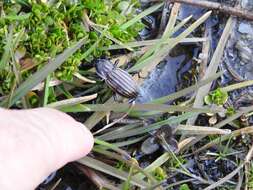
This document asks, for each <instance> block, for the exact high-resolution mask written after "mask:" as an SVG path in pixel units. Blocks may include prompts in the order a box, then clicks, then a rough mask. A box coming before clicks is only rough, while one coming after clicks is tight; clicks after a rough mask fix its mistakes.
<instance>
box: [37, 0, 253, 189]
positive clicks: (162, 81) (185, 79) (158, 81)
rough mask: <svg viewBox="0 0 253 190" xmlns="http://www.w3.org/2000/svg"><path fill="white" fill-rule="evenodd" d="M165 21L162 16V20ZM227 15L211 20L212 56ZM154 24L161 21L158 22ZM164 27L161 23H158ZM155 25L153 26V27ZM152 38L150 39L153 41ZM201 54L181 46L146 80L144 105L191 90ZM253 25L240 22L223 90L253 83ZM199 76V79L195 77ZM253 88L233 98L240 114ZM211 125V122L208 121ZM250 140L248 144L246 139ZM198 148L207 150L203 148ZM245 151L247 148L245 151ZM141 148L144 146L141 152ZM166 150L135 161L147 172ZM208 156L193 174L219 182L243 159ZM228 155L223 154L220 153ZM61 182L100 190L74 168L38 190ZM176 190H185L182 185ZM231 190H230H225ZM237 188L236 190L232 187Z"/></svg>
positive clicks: (198, 160)
mask: <svg viewBox="0 0 253 190" xmlns="http://www.w3.org/2000/svg"><path fill="white" fill-rule="evenodd" d="M219 2H223V3H227V4H229V5H234V1H229V0H226V1H224V0H223V1H219ZM242 6H243V8H245V9H247V10H253V1H251V0H243V1H242ZM205 11H206V10H205V9H200V8H196V7H192V6H187V5H183V6H182V8H181V11H180V14H179V19H183V18H185V17H187V16H189V15H190V14H193V15H194V18H195V19H197V18H199V17H200V16H201V15H202V14H203V13H204V12H205ZM157 18H160V17H157ZM227 18H228V17H227V16H224V15H223V14H221V13H220V14H217V13H214V14H213V15H212V16H211V18H209V19H208V21H207V22H206V23H205V28H206V30H208V33H209V35H208V39H210V40H211V51H210V57H211V56H212V53H213V52H214V50H215V48H216V45H217V42H218V39H219V38H220V36H221V34H222V31H223V27H224V24H225V21H226V20H227ZM153 19H154V20H155V19H156V18H153ZM155 22H156V23H159V21H155ZM151 26H152V24H151ZM150 31H151V32H154V31H153V30H152V29H149V30H146V31H145V32H144V34H145V35H146V37H145V39H148V38H153V37H154V35H153V34H152V35H151V34H150V35H149V34H148V32H150ZM202 32H203V31H197V32H196V33H195V34H196V35H194V36H197V35H200V36H201V35H202V34H203V33H202ZM147 36H148V37H147ZM200 52H201V44H187V45H186V44H181V45H180V46H177V47H176V48H174V50H173V51H172V52H171V53H170V54H169V55H168V56H167V57H166V59H165V60H164V61H163V62H161V63H160V65H158V66H157V68H156V69H155V70H154V71H152V72H151V73H150V75H149V77H148V79H146V80H145V82H144V84H143V85H142V87H141V93H142V97H140V98H139V99H138V100H137V101H138V102H148V101H150V100H152V99H155V98H158V97H161V96H165V95H168V94H171V93H173V92H175V91H178V90H180V89H183V88H185V87H187V86H190V85H191V84H193V83H194V82H195V79H196V78H198V75H197V74H198V73H197V70H198V67H199V65H198V64H197V63H196V62H195V61H194V59H193V58H198V55H199V53H200ZM252 60H253V23H250V22H247V21H245V20H241V19H238V20H237V22H236V24H235V25H234V27H233V31H232V33H231V36H230V39H229V41H228V43H227V46H226V49H225V52H224V56H223V59H222V63H221V64H220V67H219V69H220V70H223V71H224V74H223V76H222V77H221V80H219V83H220V85H221V86H227V85H228V84H232V83H234V82H241V81H245V80H252V79H253V64H252ZM193 73H195V74H196V75H194V74H193ZM252 91H253V87H247V88H244V89H240V90H236V91H233V92H231V93H230V94H229V102H230V104H232V105H233V106H234V107H235V108H236V109H239V108H240V107H242V106H245V105H252V103H253V96H252ZM204 122H207V121H204ZM244 141H245V139H244ZM250 141H252V139H251V138H250V137H248V139H246V142H245V143H248V142H250ZM234 143H238V144H237V146H238V149H239V150H241V151H242V152H245V151H246V150H244V149H243V148H240V143H243V139H240V138H238V139H236V140H234ZM197 146H201V144H198V145H197ZM222 147H223V148H224V146H220V147H219V146H217V147H213V148H212V149H210V151H212V152H218V153H220V152H222V151H221V150H222ZM241 147H243V146H241ZM139 148H140V147H139ZM163 152H164V150H163V149H162V148H161V147H160V148H159V149H158V150H157V151H156V152H155V153H153V154H152V155H144V154H141V153H137V154H136V155H135V156H136V158H137V160H138V161H139V162H140V165H141V166H142V167H145V166H147V165H148V164H149V163H150V162H152V161H153V160H155V159H156V158H157V157H158V156H159V155H161V154H162V153H163ZM206 153H207V152H203V153H202V154H199V155H196V156H192V157H188V158H187V164H186V165H185V167H187V169H188V170H189V171H191V173H192V174H194V175H196V176H201V177H203V178H205V179H208V180H209V181H213V182H215V181H218V180H219V179H221V178H222V177H224V176H226V175H228V174H229V173H231V172H232V171H233V170H234V169H235V168H236V166H237V164H238V163H237V161H238V160H239V158H240V154H235V155H232V156H230V157H226V158H225V157H222V156H220V157H219V159H218V156H217V155H216V156H204V155H206ZM220 155H222V154H220ZM60 178H61V182H60V183H59V185H58V186H57V188H56V189H57V190H82V189H91V190H92V189H96V188H95V186H94V185H93V184H92V183H91V182H90V181H89V180H88V179H87V177H85V175H84V174H82V173H81V172H80V171H78V169H77V168H76V167H75V166H73V165H71V164H70V165H67V166H65V167H64V168H63V169H61V170H59V171H57V174H56V176H55V177H53V179H52V180H51V181H50V182H49V183H48V184H44V185H41V186H40V187H39V188H38V189H39V190H44V189H48V188H49V186H51V185H52V184H54V183H55V182H56V181H57V180H58V179H60ZM183 179H189V178H188V177H186V176H185V175H180V174H177V175H175V176H172V177H170V178H169V179H168V180H167V184H170V183H173V182H176V181H179V180H183ZM230 181H231V185H232V186H231V187H234V186H233V185H235V184H234V182H233V181H238V176H237V175H236V176H235V177H234V178H232V179H231V180H230ZM188 184H189V187H190V189H192V190H200V189H204V187H206V185H203V184H200V183H198V182H197V181H193V182H191V183H188ZM173 189H175V190H176V189H179V187H178V186H176V187H174V188H173ZM224 189H229V188H224ZM232 189H233V188H232Z"/></svg>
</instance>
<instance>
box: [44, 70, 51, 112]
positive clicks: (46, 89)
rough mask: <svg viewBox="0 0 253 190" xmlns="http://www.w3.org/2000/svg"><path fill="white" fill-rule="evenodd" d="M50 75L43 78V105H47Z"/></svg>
mask: <svg viewBox="0 0 253 190" xmlns="http://www.w3.org/2000/svg"><path fill="white" fill-rule="evenodd" d="M50 79H51V77H50V75H48V76H47V78H46V80H45V85H44V96H43V105H42V106H43V107H45V106H46V105H47V101H48V96H49V82H50Z"/></svg>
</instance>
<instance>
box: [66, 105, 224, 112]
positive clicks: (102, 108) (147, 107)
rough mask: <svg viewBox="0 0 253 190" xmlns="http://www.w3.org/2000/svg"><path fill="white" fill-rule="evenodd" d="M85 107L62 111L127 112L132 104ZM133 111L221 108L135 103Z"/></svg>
mask: <svg viewBox="0 0 253 190" xmlns="http://www.w3.org/2000/svg"><path fill="white" fill-rule="evenodd" d="M82 105H83V106H84V107H83V108H84V109H82V108H81V109H78V108H73V107H72V106H71V107H72V108H71V107H69V106H66V107H62V108H61V110H62V111H66V110H69V109H72V111H74V112H92V111H108V112H109V111H114V112H127V111H128V110H129V108H130V105H129V104H127V103H113V104H110V105H107V104H82ZM131 110H133V111H161V112H176V111H179V112H188V111H191V112H198V113H217V112H220V111H221V110H220V109H212V108H192V107H188V106H174V105H164V104H134V105H133V106H131Z"/></svg>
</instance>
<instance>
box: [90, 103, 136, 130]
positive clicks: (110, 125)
mask: <svg viewBox="0 0 253 190" xmlns="http://www.w3.org/2000/svg"><path fill="white" fill-rule="evenodd" d="M134 104H135V102H133V103H132V104H131V105H130V106H129V109H128V111H127V112H126V113H125V114H124V115H123V116H122V117H120V118H119V119H117V120H115V121H113V122H112V123H110V124H108V125H106V126H104V127H103V128H102V129H99V130H98V131H96V132H95V133H93V135H96V134H98V133H100V132H102V131H104V130H106V129H108V128H110V127H112V126H113V125H115V124H116V123H118V122H120V121H121V120H122V119H124V118H125V117H126V116H127V115H128V114H129V113H130V112H131V111H132V109H133V106H134Z"/></svg>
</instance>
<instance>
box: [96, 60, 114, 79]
mask: <svg viewBox="0 0 253 190" xmlns="http://www.w3.org/2000/svg"><path fill="white" fill-rule="evenodd" d="M95 67H96V72H97V74H98V75H99V76H100V77H101V78H102V79H106V77H107V75H108V73H110V72H111V71H112V70H113V69H114V66H113V64H112V63H111V62H110V61H108V60H105V59H98V60H97V61H96V62H95Z"/></svg>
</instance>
